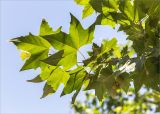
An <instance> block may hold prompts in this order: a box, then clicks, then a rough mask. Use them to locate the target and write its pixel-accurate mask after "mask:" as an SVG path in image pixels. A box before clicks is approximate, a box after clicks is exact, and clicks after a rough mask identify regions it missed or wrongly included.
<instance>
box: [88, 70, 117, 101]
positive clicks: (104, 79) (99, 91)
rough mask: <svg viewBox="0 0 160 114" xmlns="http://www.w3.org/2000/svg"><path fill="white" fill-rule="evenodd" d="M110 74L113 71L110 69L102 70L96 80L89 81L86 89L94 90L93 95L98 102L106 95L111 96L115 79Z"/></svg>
mask: <svg viewBox="0 0 160 114" xmlns="http://www.w3.org/2000/svg"><path fill="white" fill-rule="evenodd" d="M112 73H113V71H112V70H111V69H110V68H103V69H102V70H101V71H100V74H99V77H98V79H97V80H92V81H90V83H89V85H88V87H87V89H95V94H96V96H97V97H98V99H99V100H102V98H103V96H104V95H105V94H106V93H108V94H110V95H112V94H113V93H112V92H113V91H112V87H113V85H114V83H115V78H114V76H113V75H112Z"/></svg>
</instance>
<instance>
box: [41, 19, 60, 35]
mask: <svg viewBox="0 0 160 114" xmlns="http://www.w3.org/2000/svg"><path fill="white" fill-rule="evenodd" d="M61 28H62V27H59V28H58V29H57V30H56V31H53V30H52V28H51V27H50V26H49V24H48V22H47V21H46V20H45V19H43V20H42V23H41V26H40V31H39V35H40V36H44V35H49V34H56V33H58V32H60V31H61Z"/></svg>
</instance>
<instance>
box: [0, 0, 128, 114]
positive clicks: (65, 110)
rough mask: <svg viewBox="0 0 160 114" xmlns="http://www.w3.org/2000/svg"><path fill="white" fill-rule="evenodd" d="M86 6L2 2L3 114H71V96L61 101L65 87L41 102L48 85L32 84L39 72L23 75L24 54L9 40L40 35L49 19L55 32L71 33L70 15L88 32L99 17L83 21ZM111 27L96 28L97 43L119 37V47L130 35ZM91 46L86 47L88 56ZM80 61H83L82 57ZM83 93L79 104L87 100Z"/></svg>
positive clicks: (50, 0) (69, 0)
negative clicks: (21, 57) (61, 94)
mask: <svg viewBox="0 0 160 114" xmlns="http://www.w3.org/2000/svg"><path fill="white" fill-rule="evenodd" d="M82 9H83V7H82V6H79V5H77V4H75V3H74V1H73V0H32V1H31V0H1V1H0V112H1V114H51V113H52V114H71V113H73V111H72V110H71V108H70V107H71V106H70V101H71V96H72V95H73V94H71V95H66V96H64V97H61V98H60V93H61V90H62V87H63V86H60V88H59V89H58V91H57V92H56V93H55V94H52V95H50V96H48V97H46V98H44V99H40V97H41V95H42V92H43V86H44V83H39V84H34V83H28V82H26V80H29V79H32V78H33V77H35V76H36V75H37V74H38V72H39V71H38V70H36V71H35V70H28V71H23V72H19V70H20V68H21V67H22V65H23V64H24V61H22V60H21V59H20V51H18V50H17V49H16V47H15V46H14V45H13V44H11V43H10V42H9V39H11V38H15V37H19V36H24V35H27V34H28V33H29V32H31V33H33V34H35V35H36V34H38V32H39V26H40V23H41V21H42V19H43V18H45V19H46V20H47V21H48V22H49V24H50V25H51V26H52V27H53V29H54V30H55V29H57V28H58V27H60V26H62V31H64V32H68V31H69V23H70V12H71V13H72V14H73V15H74V16H75V17H77V18H78V20H80V22H81V23H82V26H83V27H84V28H87V27H88V26H90V25H91V24H92V23H93V22H94V21H95V19H96V16H97V15H98V14H96V13H94V14H93V15H92V16H90V17H88V18H86V19H83V20H82V18H81V15H82ZM116 31H117V28H115V29H112V28H110V27H108V26H96V30H95V34H94V37H95V38H94V40H93V42H95V43H97V44H100V42H101V41H102V39H104V38H105V39H107V38H109V39H110V38H112V37H116V38H118V43H120V44H122V43H124V42H125V38H126V35H125V34H124V33H123V32H116ZM89 49H91V46H86V47H82V48H81V49H80V50H81V51H82V52H83V53H84V52H86V50H89ZM78 59H81V57H80V56H78ZM83 99H84V94H83V92H81V93H80V95H79V96H78V100H83Z"/></svg>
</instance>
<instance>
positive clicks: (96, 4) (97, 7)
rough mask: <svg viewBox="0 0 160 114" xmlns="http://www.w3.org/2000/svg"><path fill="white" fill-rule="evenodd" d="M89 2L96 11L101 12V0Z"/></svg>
mask: <svg viewBox="0 0 160 114" xmlns="http://www.w3.org/2000/svg"><path fill="white" fill-rule="evenodd" d="M89 3H90V4H91V6H92V8H93V9H94V10H95V11H96V12H102V0H90V2H89Z"/></svg>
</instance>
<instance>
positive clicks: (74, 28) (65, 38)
mask: <svg viewBox="0 0 160 114" xmlns="http://www.w3.org/2000/svg"><path fill="white" fill-rule="evenodd" d="M94 27H95V25H94V24H93V25H91V26H90V27H89V28H88V29H84V28H83V27H82V25H81V24H80V22H79V21H78V20H77V19H76V18H75V17H74V16H73V15H72V14H71V22H70V32H69V34H66V33H64V32H59V33H57V34H51V35H46V36H43V38H45V39H46V40H47V41H48V42H50V44H51V45H52V46H53V47H54V48H55V49H57V50H64V55H63V57H64V58H62V59H61V60H60V62H59V64H60V65H62V66H64V67H65V69H69V68H71V67H73V66H74V65H75V64H76V62H77V51H78V50H79V48H80V47H82V46H84V45H86V44H89V43H91V42H92V40H93V31H94Z"/></svg>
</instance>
